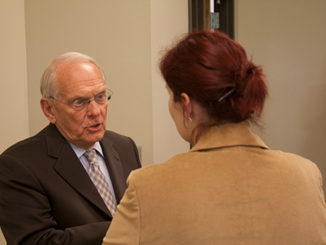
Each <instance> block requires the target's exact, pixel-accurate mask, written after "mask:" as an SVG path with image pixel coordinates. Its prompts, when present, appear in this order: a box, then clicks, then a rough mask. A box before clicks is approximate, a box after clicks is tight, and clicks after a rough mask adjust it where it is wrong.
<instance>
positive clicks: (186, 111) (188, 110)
mask: <svg viewBox="0 0 326 245" xmlns="http://www.w3.org/2000/svg"><path fill="white" fill-rule="evenodd" d="M181 104H182V109H183V116H184V118H185V119H187V120H189V121H192V118H191V115H192V111H193V107H192V102H191V100H190V97H189V96H188V94H186V93H181Z"/></svg>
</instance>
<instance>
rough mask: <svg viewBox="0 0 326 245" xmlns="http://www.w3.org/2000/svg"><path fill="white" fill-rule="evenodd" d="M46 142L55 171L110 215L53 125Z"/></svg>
mask: <svg viewBox="0 0 326 245" xmlns="http://www.w3.org/2000/svg"><path fill="white" fill-rule="evenodd" d="M47 144H48V154H49V155H50V156H52V157H55V158H57V161H56V163H55V165H54V169H55V170H56V171H57V173H58V174H59V175H60V176H61V177H62V178H63V179H65V181H66V182H67V183H69V184H70V185H71V186H72V187H73V188H74V189H75V190H76V191H77V192H79V193H80V194H81V195H82V196H84V197H85V198H86V199H87V200H88V201H89V202H91V203H93V204H94V205H95V206H96V207H98V208H99V209H100V210H102V211H103V212H104V213H106V214H107V215H109V216H111V214H110V212H109V210H108V209H107V208H106V206H105V204H104V202H103V200H102V198H101V196H100V195H99V193H98V191H97V189H96V187H95V186H94V184H93V183H92V181H91V179H90V178H89V176H88V174H87V173H86V171H85V169H84V168H83V166H82V164H81V163H80V161H79V159H78V158H77V156H76V154H75V152H74V151H73V150H72V148H71V147H70V145H69V144H68V142H67V141H66V140H65V139H64V138H63V137H62V135H61V134H60V133H59V132H58V131H57V129H56V128H55V126H53V125H50V126H49V133H48V134H47Z"/></svg>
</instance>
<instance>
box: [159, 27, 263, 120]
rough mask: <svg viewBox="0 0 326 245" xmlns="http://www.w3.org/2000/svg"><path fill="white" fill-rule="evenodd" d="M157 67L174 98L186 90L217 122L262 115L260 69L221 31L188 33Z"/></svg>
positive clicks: (178, 97)
mask: <svg viewBox="0 0 326 245" xmlns="http://www.w3.org/2000/svg"><path fill="white" fill-rule="evenodd" d="M160 69H161V73H162V75H163V77H164V79H165V81H166V83H167V85H168V86H169V88H170V89H171V90H172V92H173V95H174V99H175V101H179V100H180V95H181V93H183V92H184V93H186V94H188V96H189V97H190V98H191V99H194V100H196V101H197V102H199V103H200V104H201V105H202V106H203V107H204V108H206V110H207V112H208V114H209V116H210V117H211V118H212V119H214V120H215V121H216V123H224V122H241V121H245V120H253V119H254V117H257V116H260V115H261V112H262V110H263V106H264V101H265V98H266V96H267V87H266V84H265V81H264V74H263V71H262V69H261V68H260V67H259V66H256V65H254V64H253V63H252V61H250V60H248V58H247V55H246V52H245V50H244V49H243V48H242V46H241V45H240V44H238V43H236V42H235V41H233V40H232V39H231V38H229V37H228V36H227V35H226V34H224V33H222V32H219V31H201V32H194V33H189V34H187V35H186V36H185V37H184V38H183V39H182V40H181V41H179V42H178V43H177V44H176V45H175V46H174V47H172V48H171V49H169V50H168V51H167V53H166V54H165V55H164V56H163V57H162V60H161V62H160Z"/></svg>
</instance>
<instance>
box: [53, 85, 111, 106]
mask: <svg viewBox="0 0 326 245" xmlns="http://www.w3.org/2000/svg"><path fill="white" fill-rule="evenodd" d="M103 93H105V94H104V95H105V96H104V97H105V98H106V99H105V100H103V103H102V102H100V103H99V101H98V100H97V99H96V98H97V96H100V95H103ZM106 93H108V95H107V94H106ZM112 95H113V91H112V90H111V89H109V88H106V89H105V90H104V91H102V92H100V93H98V94H96V95H95V96H93V97H92V98H85V97H84V98H83V97H78V98H76V99H74V100H73V101H72V102H70V103H65V102H61V101H60V100H59V99H57V98H55V97H54V96H51V95H50V96H49V97H48V98H49V99H51V100H54V101H57V102H60V103H62V104H65V105H67V106H69V107H70V108H72V109H73V110H75V111H83V110H85V109H87V107H88V105H89V104H90V103H91V102H92V101H93V100H94V101H95V102H96V103H97V104H98V105H101V106H103V105H106V104H107V103H108V101H109V100H110V99H111V98H112ZM100 99H101V98H100ZM78 100H81V105H80V108H78V106H79V105H75V106H74V103H75V102H76V101H78ZM76 106H77V107H76Z"/></svg>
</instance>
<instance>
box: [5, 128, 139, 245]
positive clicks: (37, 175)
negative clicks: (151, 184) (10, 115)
mask: <svg viewBox="0 0 326 245" xmlns="http://www.w3.org/2000/svg"><path fill="white" fill-rule="evenodd" d="M100 143H101V146H102V149H103V153H104V157H105V161H106V163H107V168H108V170H109V173H110V177H111V179H112V184H113V187H114V191H115V195H116V198H117V202H119V201H120V199H121V197H122V195H123V193H124V191H125V188H126V178H127V177H128V175H129V173H130V172H131V171H132V170H133V169H136V168H139V167H140V161H139V157H138V152H137V148H136V146H135V143H134V142H133V141H132V140H131V139H130V138H128V137H125V136H122V135H119V134H116V133H114V132H111V131H107V132H106V133H105V135H104V137H103V139H102V140H101V142H100ZM111 220H112V217H111V214H110V212H109V211H108V209H107V208H106V206H105V204H104V202H103V200H102V198H101V196H100V195H99V194H98V192H97V189H96V187H95V186H94V185H93V183H92V181H91V180H90V178H89V176H88V175H87V173H86V171H85V169H84V168H83V166H82V164H81V163H80V161H79V159H78V158H77V156H76V155H75V153H74V151H73V150H72V148H71V147H70V145H69V144H68V142H67V141H66V140H65V139H64V137H63V136H62V135H61V134H60V133H59V131H58V130H57V129H56V127H55V126H54V125H49V126H47V127H46V128H45V129H43V130H42V131H41V132H40V133H38V134H37V135H35V136H33V137H31V138H28V139H26V140H23V141H21V142H19V143H17V144H15V145H13V146H11V147H10V148H9V149H7V150H6V151H5V152H3V153H2V155H1V156H0V225H1V229H2V231H3V233H4V236H5V238H6V240H7V243H8V245H13V244H26V245H27V244H44V245H50V244H69V245H74V244H76V245H83V244H85V245H86V244H92V245H96V244H101V242H102V238H103V237H104V235H105V232H106V230H107V229H108V227H109V225H110V222H111Z"/></svg>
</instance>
